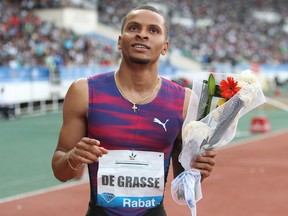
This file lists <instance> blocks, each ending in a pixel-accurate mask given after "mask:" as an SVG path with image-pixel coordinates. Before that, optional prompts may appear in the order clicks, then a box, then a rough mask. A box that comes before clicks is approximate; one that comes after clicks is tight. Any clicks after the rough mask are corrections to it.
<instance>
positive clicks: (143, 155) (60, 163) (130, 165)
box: [52, 6, 216, 216]
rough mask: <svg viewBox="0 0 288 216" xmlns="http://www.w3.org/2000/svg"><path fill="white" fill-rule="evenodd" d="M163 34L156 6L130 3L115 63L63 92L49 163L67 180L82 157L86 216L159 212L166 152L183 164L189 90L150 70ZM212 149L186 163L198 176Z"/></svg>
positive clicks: (176, 166)
mask: <svg viewBox="0 0 288 216" xmlns="http://www.w3.org/2000/svg"><path fill="white" fill-rule="evenodd" d="M167 35H168V27H167V22H166V20H165V18H164V16H163V15H162V14H161V13H160V12H159V11H158V10H157V9H155V8H154V7H150V6H140V7H138V8H136V9H133V10H132V11H130V12H129V13H128V14H127V16H126V17H125V18H124V20H123V23H122V28H121V36H119V38H118V49H119V50H120V51H121V52H122V60H121V63H120V67H119V70H118V71H116V72H110V73H104V74H100V75H96V76H94V77H90V78H88V79H80V80H77V81H75V82H74V83H73V84H72V85H71V87H70V88H69V90H68V92H67V95H66V97H65V101H64V110H63V125H62V128H61V131H60V135H59V140H58V145H57V149H56V151H55V153H54V156H53V159H52V167H53V171H54V175H55V176H56V178H57V179H59V180H60V181H67V180H70V179H72V178H74V177H75V176H76V175H77V171H78V169H79V167H81V166H82V165H83V164H88V168H89V176H90V186H91V198H90V203H89V209H88V212H87V215H88V216H90V215H91V216H92V215H125V216H127V215H166V213H165V210H164V207H163V202H162V200H163V192H164V184H165V181H166V177H167V174H168V168H169V164H170V158H171V157H172V158H173V170H174V175H178V174H179V173H180V172H182V171H183V168H182V167H181V165H180V163H179V162H178V155H179V153H180V151H181V127H182V124H183V119H184V118H185V116H186V111H187V107H188V103H189V97H190V93H191V90H189V89H186V88H184V87H181V86H179V85H177V84H175V83H173V82H171V81H169V80H166V79H164V78H160V77H159V76H158V66H159V57H160V55H165V54H166V52H167V50H168V36H167ZM172 152H173V154H172ZM126 156H127V157H126ZM128 156H129V157H128ZM215 156H216V152H215V151H209V152H206V153H205V154H204V155H202V156H199V157H196V158H195V161H194V162H193V163H192V164H191V167H193V168H197V169H199V170H200V172H201V175H202V179H204V178H206V177H207V176H209V174H210V173H211V171H212V169H213V166H214V164H215V161H214V159H213V158H214V157H215Z"/></svg>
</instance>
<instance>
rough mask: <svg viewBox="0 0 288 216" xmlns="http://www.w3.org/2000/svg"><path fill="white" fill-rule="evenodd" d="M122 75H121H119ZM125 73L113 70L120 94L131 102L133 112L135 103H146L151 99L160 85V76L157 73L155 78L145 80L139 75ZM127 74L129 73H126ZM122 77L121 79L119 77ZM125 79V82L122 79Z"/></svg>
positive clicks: (135, 108)
mask: <svg viewBox="0 0 288 216" xmlns="http://www.w3.org/2000/svg"><path fill="white" fill-rule="evenodd" d="M121 75H122V76H121ZM125 75H127V73H123V72H122V74H121V71H117V72H115V83H116V86H117V88H118V90H119V92H120V93H121V94H122V96H123V97H124V98H125V99H126V100H127V101H129V102H130V103H132V104H133V107H132V109H133V110H134V112H135V111H136V110H137V106H136V104H142V103H148V102H149V101H151V100H153V98H155V96H156V95H157V92H158V90H159V88H160V86H161V78H160V77H159V76H158V75H157V76H156V79H153V80H151V78H150V80H147V79H146V80H147V81H146V80H145V79H144V78H143V77H141V76H139V77H138V78H137V77H136V78H137V79H136V78H135V75H134V76H127V80H126V79H125ZM128 75H129V74H128ZM121 78H122V79H121ZM124 79H125V82H124V81H123V80H124Z"/></svg>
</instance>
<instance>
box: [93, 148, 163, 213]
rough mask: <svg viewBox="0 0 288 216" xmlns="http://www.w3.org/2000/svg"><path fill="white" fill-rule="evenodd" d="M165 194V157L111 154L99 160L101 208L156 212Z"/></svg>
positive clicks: (150, 154) (142, 152) (150, 153)
mask: <svg viewBox="0 0 288 216" xmlns="http://www.w3.org/2000/svg"><path fill="white" fill-rule="evenodd" d="M163 193H164V153H160V152H147V151H128V150H110V151H109V153H108V154H107V155H103V157H101V158H100V160H99V170H98V195H97V198H98V205H99V206H103V207H120V208H154V207H156V206H157V205H159V204H160V203H161V201H162V199H163Z"/></svg>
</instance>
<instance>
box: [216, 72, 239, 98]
mask: <svg viewBox="0 0 288 216" xmlns="http://www.w3.org/2000/svg"><path fill="white" fill-rule="evenodd" d="M237 84H238V82H237V81H234V78H233V77H227V81H226V80H222V81H221V82H220V90H221V96H222V97H223V98H226V99H230V98H232V97H233V96H234V95H235V94H236V93H237V92H238V91H239V90H240V89H241V87H237Z"/></svg>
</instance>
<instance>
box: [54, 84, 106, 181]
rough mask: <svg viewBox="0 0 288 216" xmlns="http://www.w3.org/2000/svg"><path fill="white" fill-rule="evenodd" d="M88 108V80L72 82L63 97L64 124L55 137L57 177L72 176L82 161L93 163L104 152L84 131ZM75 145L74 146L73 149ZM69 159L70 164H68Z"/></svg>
mask: <svg viewBox="0 0 288 216" xmlns="http://www.w3.org/2000/svg"><path fill="white" fill-rule="evenodd" d="M87 111H88V84H87V80H86V79H80V80H77V81H76V82H74V83H73V84H72V85H71V86H70V88H69V90H68V92H67V94H66V96H65V100H64V107H63V124H62V127H61V130H60V133H59V137H58V144H57V148H56V150H55V152H54V155H53V158H52V168H53V172H54V175H55V177H56V178H57V179H58V180H60V181H67V180H70V179H72V178H74V177H75V176H76V174H77V170H74V169H72V168H71V167H70V165H72V167H74V168H77V167H79V166H81V165H82V164H89V163H93V162H95V161H97V160H98V157H101V156H102V154H105V153H107V150H106V149H104V148H102V147H100V142H99V141H98V140H95V139H89V138H87V137H85V135H86V124H87ZM74 148H75V149H74ZM68 159H69V162H70V165H69V164H68Z"/></svg>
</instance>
